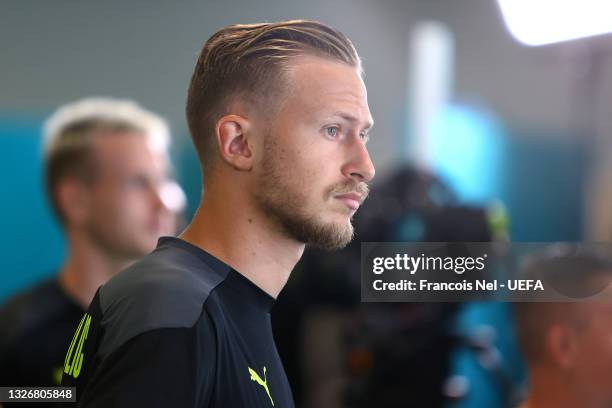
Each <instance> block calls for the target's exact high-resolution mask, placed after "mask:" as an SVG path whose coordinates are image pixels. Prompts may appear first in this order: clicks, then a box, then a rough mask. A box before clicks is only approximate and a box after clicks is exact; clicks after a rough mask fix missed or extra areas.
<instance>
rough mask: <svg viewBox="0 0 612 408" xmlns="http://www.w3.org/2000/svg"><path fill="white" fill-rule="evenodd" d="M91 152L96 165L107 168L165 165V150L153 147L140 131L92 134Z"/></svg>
mask: <svg viewBox="0 0 612 408" xmlns="http://www.w3.org/2000/svg"><path fill="white" fill-rule="evenodd" d="M92 147H93V149H92V153H93V156H94V160H96V162H97V165H98V166H101V167H104V168H108V167H113V168H123V169H129V168H134V167H143V166H144V167H160V166H161V167H167V165H168V164H167V163H166V162H167V155H166V154H165V151H160V149H156V148H154V144H153V143H151V140H150V138H148V137H146V135H145V134H144V133H141V132H107V133H98V134H95V135H94V136H93V140H92Z"/></svg>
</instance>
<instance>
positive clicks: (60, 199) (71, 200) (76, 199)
mask: <svg viewBox="0 0 612 408" xmlns="http://www.w3.org/2000/svg"><path fill="white" fill-rule="evenodd" d="M56 198H57V203H58V205H59V209H60V211H61V212H62V214H64V217H65V218H66V221H67V223H68V224H73V225H81V224H83V223H84V222H85V221H86V220H87V218H88V217H89V202H90V193H89V191H88V189H87V187H86V186H85V185H84V184H83V182H82V181H79V180H75V179H72V178H65V179H64V180H62V181H61V182H59V183H58V185H57V190H56Z"/></svg>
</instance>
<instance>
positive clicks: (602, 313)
mask: <svg viewBox="0 0 612 408" xmlns="http://www.w3.org/2000/svg"><path fill="white" fill-rule="evenodd" d="M524 276H525V278H527V279H546V280H547V281H549V282H551V281H553V280H554V281H557V282H561V283H563V285H564V286H565V288H564V290H561V293H564V294H567V295H569V298H568V302H565V303H561V302H531V303H516V304H515V305H514V306H515V312H516V322H517V326H518V333H519V340H520V344H521V349H522V351H523V354H524V356H525V359H526V361H527V366H528V369H529V384H528V389H527V397H526V399H525V401H524V402H523V404H522V405H520V408H550V407H554V408H576V407H580V408H609V407H612V297H611V296H610V295H609V293H608V292H604V293H602V292H603V291H604V290H605V289H606V288H608V286H609V283H610V281H611V280H612V257H610V254H609V253H603V252H600V251H597V252H595V251H593V250H589V249H585V248H581V247H580V246H579V245H571V246H570V245H555V246H553V247H551V248H549V249H548V250H547V251H545V253H543V254H539V255H537V256H535V257H533V258H532V259H531V260H530V262H528V264H527V266H526V267H525V271H524ZM555 288H556V289H559V288H560V286H559V287H555ZM608 291H609V288H608ZM597 294H599V295H600V296H602V295H603V297H602V298H600V299H599V300H595V299H588V300H587V299H586V298H588V297H591V296H593V295H597Z"/></svg>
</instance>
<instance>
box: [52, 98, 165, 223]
mask: <svg viewBox="0 0 612 408" xmlns="http://www.w3.org/2000/svg"><path fill="white" fill-rule="evenodd" d="M117 133H141V134H142V135H143V136H144V137H146V138H148V139H149V142H150V145H151V147H152V148H153V149H154V150H158V151H161V152H163V153H164V154H166V153H167V149H168V145H169V143H170V132H169V128H168V125H167V123H166V121H165V120H164V119H163V118H161V117H160V116H158V115H156V114H154V113H152V112H150V111H147V110H145V109H144V108H142V107H141V106H139V105H138V104H136V103H135V102H132V101H129V100H122V99H113V98H99V97H98V98H87V99H82V100H78V101H76V102H73V103H70V104H67V105H63V106H61V107H60V108H59V109H58V110H57V111H55V112H54V113H53V114H52V115H51V116H50V117H49V118H48V119H47V120H46V121H45V124H44V126H43V138H44V140H43V156H44V157H43V160H44V169H45V184H46V190H47V195H48V197H49V200H50V202H51V206H52V208H53V210H54V212H55V214H56V215H57V217H58V218H59V220H60V222H61V223H62V224H64V223H65V222H66V217H65V215H64V212H63V210H62V208H61V206H60V204H59V200H58V196H57V190H58V186H59V184H60V182H61V181H62V180H64V179H65V178H72V179H75V180H79V181H82V182H84V183H91V182H92V181H93V179H94V177H95V174H96V162H95V158H94V155H93V152H92V148H91V146H92V138H93V136H94V135H98V134H117Z"/></svg>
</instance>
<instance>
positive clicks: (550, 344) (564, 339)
mask: <svg viewBox="0 0 612 408" xmlns="http://www.w3.org/2000/svg"><path fill="white" fill-rule="evenodd" d="M576 341H577V339H576V333H575V332H574V331H573V330H572V329H571V328H570V327H568V325H566V324H562V323H556V324H553V325H552V326H551V327H550V329H549V330H548V333H547V334H546V338H545V342H546V347H547V348H548V352H549V353H550V355H551V356H552V358H553V360H554V361H555V363H556V364H557V365H558V366H559V367H561V368H563V369H567V368H571V367H572V366H573V364H574V360H575V358H576V350H577V346H578V345H577V343H576Z"/></svg>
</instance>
